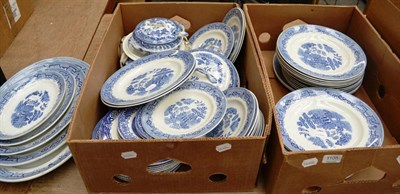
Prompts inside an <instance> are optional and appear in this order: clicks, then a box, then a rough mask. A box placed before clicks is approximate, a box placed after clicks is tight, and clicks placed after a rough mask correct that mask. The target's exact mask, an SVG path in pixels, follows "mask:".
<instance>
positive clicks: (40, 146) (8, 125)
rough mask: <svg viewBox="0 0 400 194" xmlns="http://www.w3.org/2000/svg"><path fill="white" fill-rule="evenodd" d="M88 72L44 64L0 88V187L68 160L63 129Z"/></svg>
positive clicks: (68, 63)
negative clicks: (1, 184) (2, 184)
mask: <svg viewBox="0 0 400 194" xmlns="http://www.w3.org/2000/svg"><path fill="white" fill-rule="evenodd" d="M88 68H89V66H88V65H87V64H86V63H85V62H83V61H81V60H78V59H74V58H66V57H60V58H50V59H45V60H42V61H39V62H37V63H34V64H32V65H30V66H28V67H26V68H25V69H23V70H21V71H20V72H18V73H17V74H16V75H14V76H13V77H11V78H10V79H9V80H8V81H7V82H6V83H5V84H4V85H3V86H2V87H0V99H1V100H0V120H1V121H0V123H1V125H0V181H4V182H22V181H27V180H31V179H34V178H37V177H39V176H42V175H44V174H46V173H48V172H50V171H52V170H54V169H55V168H57V167H58V166H59V165H61V164H63V163H64V162H65V161H67V160H68V159H69V158H70V157H71V153H70V151H69V149H68V146H67V145H66V135H67V128H68V124H69V122H70V121H71V118H72V115H73V111H74V109H75V107H76V103H77V100H78V97H79V94H80V91H81V87H82V84H83V81H84V79H85V76H86V73H87V71H88Z"/></svg>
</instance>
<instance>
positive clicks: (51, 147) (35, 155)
mask: <svg viewBox="0 0 400 194" xmlns="http://www.w3.org/2000/svg"><path fill="white" fill-rule="evenodd" d="M66 139H67V129H65V130H64V131H63V132H62V133H60V134H59V135H58V136H57V137H55V138H54V139H53V140H51V141H50V142H49V143H47V144H45V145H43V146H41V147H39V148H37V149H35V150H34V151H31V152H28V153H25V154H21V155H11V156H0V166H21V165H26V164H29V163H32V162H35V161H37V160H40V159H41V158H43V157H46V156H47V155H49V154H51V153H52V152H54V151H56V150H57V149H58V148H59V147H61V146H63V145H65V144H66Z"/></svg>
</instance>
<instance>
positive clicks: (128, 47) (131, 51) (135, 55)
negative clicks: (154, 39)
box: [122, 32, 147, 60]
mask: <svg viewBox="0 0 400 194" xmlns="http://www.w3.org/2000/svg"><path fill="white" fill-rule="evenodd" d="M131 37H132V32H131V33H130V34H128V35H127V36H125V37H124V38H123V40H122V50H123V51H124V53H125V54H126V55H127V56H128V57H129V58H130V59H132V60H138V59H140V58H142V57H144V56H146V55H147V53H146V52H141V51H139V50H137V49H136V48H135V47H134V46H133V45H132V44H129V39H130V38H131Z"/></svg>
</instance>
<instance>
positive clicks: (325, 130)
mask: <svg viewBox="0 0 400 194" xmlns="http://www.w3.org/2000/svg"><path fill="white" fill-rule="evenodd" d="M297 127H298V128H297V129H298V130H299V134H301V135H302V136H304V137H305V138H306V139H307V140H309V141H310V142H312V143H313V144H314V145H316V146H319V147H321V148H325V149H327V148H332V147H334V146H344V145H346V144H347V143H348V142H349V141H350V139H351V137H352V129H351V125H350V123H349V122H347V121H346V118H345V117H343V116H342V115H340V114H339V113H337V112H334V111H330V110H326V109H313V110H310V111H308V112H307V113H303V114H302V116H301V117H300V118H299V119H298V121H297Z"/></svg>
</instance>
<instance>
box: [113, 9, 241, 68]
mask: <svg viewBox="0 0 400 194" xmlns="http://www.w3.org/2000/svg"><path fill="white" fill-rule="evenodd" d="M245 31H246V20H245V17H244V13H243V10H242V9H240V8H233V9H231V10H230V11H229V12H228V13H227V14H226V15H225V17H224V19H223V21H222V22H216V23H211V24H207V25H205V26H203V27H202V28H200V29H199V30H198V31H196V32H195V33H194V34H193V35H192V36H191V37H190V39H189V41H187V39H186V37H187V36H188V34H187V33H186V32H185V29H184V27H183V25H181V24H178V23H177V22H176V21H173V20H170V19H166V18H150V19H146V20H143V21H142V22H140V23H139V24H138V25H137V26H136V28H135V29H134V30H133V32H131V33H130V34H128V35H127V36H125V37H123V38H122V40H121V50H122V54H121V59H120V63H121V67H122V66H124V65H125V64H127V63H128V62H129V60H138V59H140V58H142V57H144V56H147V55H149V54H153V53H158V52H164V51H171V50H191V49H194V50H196V49H203V50H204V49H206V50H210V51H214V52H217V53H220V54H222V55H225V57H226V58H227V59H229V60H230V61H231V62H232V63H234V62H235V61H236V59H237V57H238V56H239V53H240V50H241V48H242V45H243V40H244V36H245ZM188 45H190V46H188ZM127 61H128V62H127Z"/></svg>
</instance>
